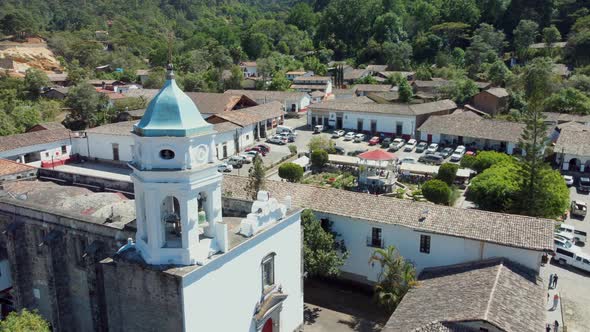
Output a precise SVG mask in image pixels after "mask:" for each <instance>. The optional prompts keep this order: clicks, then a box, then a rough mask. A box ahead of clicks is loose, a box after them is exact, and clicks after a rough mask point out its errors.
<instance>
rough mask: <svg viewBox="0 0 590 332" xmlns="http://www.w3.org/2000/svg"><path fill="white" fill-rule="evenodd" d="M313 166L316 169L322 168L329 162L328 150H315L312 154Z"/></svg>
mask: <svg viewBox="0 0 590 332" xmlns="http://www.w3.org/2000/svg"><path fill="white" fill-rule="evenodd" d="M310 160H311V165H312V166H313V167H315V168H318V169H319V168H322V167H324V165H326V163H327V162H328V160H329V159H328V152H326V150H322V149H319V150H314V151H313V152H312V153H311V158H310Z"/></svg>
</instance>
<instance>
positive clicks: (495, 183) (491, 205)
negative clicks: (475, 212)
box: [467, 163, 563, 212]
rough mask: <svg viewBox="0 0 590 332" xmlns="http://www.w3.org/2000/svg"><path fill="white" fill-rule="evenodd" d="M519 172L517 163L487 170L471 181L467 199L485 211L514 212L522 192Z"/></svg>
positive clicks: (499, 165) (503, 164)
mask: <svg viewBox="0 0 590 332" xmlns="http://www.w3.org/2000/svg"><path fill="white" fill-rule="evenodd" d="M519 171H520V167H519V165H517V164H516V163H502V164H498V165H495V166H493V167H490V168H488V169H486V170H485V171H483V172H482V173H481V174H479V175H478V176H476V177H475V178H473V180H472V181H471V185H470V186H469V190H468V191H467V199H469V200H470V201H473V203H475V204H476V205H477V207H478V208H480V209H483V210H489V211H497V212H510V211H513V210H514V203H515V200H516V199H517V195H518V192H519V191H520V190H521V179H520V176H521V175H520V172H519ZM562 182H563V181H562Z"/></svg>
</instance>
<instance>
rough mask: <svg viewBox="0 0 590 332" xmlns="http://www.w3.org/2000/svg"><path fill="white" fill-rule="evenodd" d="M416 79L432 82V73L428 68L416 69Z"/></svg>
mask: <svg viewBox="0 0 590 332" xmlns="http://www.w3.org/2000/svg"><path fill="white" fill-rule="evenodd" d="M414 77H415V78H416V79H417V80H422V81H430V80H431V79H432V72H431V71H430V69H429V68H428V67H427V66H420V67H418V69H416V74H414Z"/></svg>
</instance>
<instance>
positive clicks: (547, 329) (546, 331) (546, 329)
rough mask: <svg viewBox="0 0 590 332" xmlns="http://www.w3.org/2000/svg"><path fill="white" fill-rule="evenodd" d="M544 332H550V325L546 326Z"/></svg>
mask: <svg viewBox="0 0 590 332" xmlns="http://www.w3.org/2000/svg"><path fill="white" fill-rule="evenodd" d="M545 332H551V324H547V326H546V327H545Z"/></svg>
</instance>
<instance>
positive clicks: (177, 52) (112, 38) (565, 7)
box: [0, 0, 590, 133]
mask: <svg viewBox="0 0 590 332" xmlns="http://www.w3.org/2000/svg"><path fill="white" fill-rule="evenodd" d="M589 4H590V1H589V0H582V1H572V0H512V1H510V0H362V1H361V0H316V1H297V0H277V1H272V0H251V1H237V0H225V1H223V0H219V1H212V0H202V1H197V0H160V1H158V0H128V1H111V0H61V1H58V0H27V1H22V0H4V1H2V3H1V4H0V37H2V36H4V37H6V36H15V35H16V36H19V35H22V34H27V35H40V36H42V37H44V38H45V39H46V40H47V41H48V44H49V46H50V47H51V49H52V50H53V51H54V52H55V54H56V55H57V56H58V57H59V59H60V61H61V62H62V65H63V67H64V68H65V69H66V71H67V72H68V75H69V79H70V81H71V82H72V83H73V84H76V83H78V82H81V81H83V80H84V79H86V78H101V79H108V78H111V79H121V80H124V81H134V80H136V76H135V71H136V70H137V69H148V68H150V69H152V75H151V77H150V78H151V79H150V80H149V81H148V82H147V84H146V87H159V86H160V85H161V83H162V82H161V80H162V76H163V75H162V71H163V69H162V68H163V66H164V65H165V64H166V62H167V61H168V56H169V53H171V54H172V59H173V62H174V64H175V66H176V69H177V72H178V77H179V82H180V84H182V85H183V88H184V89H185V90H189V91H222V90H224V89H226V88H232V87H236V86H239V84H240V80H241V75H240V73H239V69H238V68H237V67H236V66H235V65H236V64H237V63H239V61H244V60H256V61H257V63H258V71H259V72H260V73H262V75H264V76H266V77H269V78H270V77H273V76H274V77H275V80H274V81H273V84H271V85H270V86H266V87H265V88H271V89H285V88H287V87H288V84H285V81H286V80H284V79H282V78H284V75H283V73H284V72H285V71H287V70H291V69H298V68H302V67H303V68H305V69H306V70H314V71H315V72H316V73H318V74H324V73H325V72H326V69H327V66H326V65H327V63H328V62H329V61H331V60H344V61H346V62H347V63H349V64H351V65H352V66H354V67H361V68H362V67H363V66H365V65H367V64H371V63H377V64H387V65H388V66H389V69H390V70H415V71H417V77H418V78H421V79H428V78H430V77H431V76H433V75H435V76H439V77H445V78H449V79H466V78H469V79H471V80H488V81H492V82H493V83H494V84H495V85H501V86H507V87H509V88H510V87H512V86H514V87H515V86H517V84H515V83H514V82H515V80H514V77H516V76H518V74H519V73H520V69H519V66H518V65H524V64H526V63H527V61H529V60H531V59H532V58H534V57H539V56H545V57H550V58H552V59H553V60H552V61H553V62H555V63H564V64H566V65H568V66H570V68H574V67H575V68H576V72H575V73H576V74H579V75H577V77H576V79H575V81H573V82H572V83H571V84H570V85H568V86H567V88H569V90H567V91H565V90H566V89H565V86H564V89H562V90H559V91H556V93H560V94H561V95H559V96H556V97H555V100H557V101H559V100H560V98H561V99H565V100H567V101H568V102H569V103H570V104H571V103H573V104H575V105H573V106H572V107H573V108H576V109H582V111H583V112H586V111H588V112H590V99H588V96H587V95H586V94H587V93H588V89H587V88H588V87H589V86H590V78H589V77H588V76H586V75H585V74H587V73H588V72H590V69H589V68H585V66H586V65H588V64H590V11H589V8H590V7H589ZM105 31H106V32H107V33H104V32H105ZM171 35H173V36H174V37H173V41H172V42H170V39H171V37H170V36H171ZM559 41H566V42H567V45H566V47H564V48H556V47H553V45H554V43H556V42H559ZM533 43H545V44H546V45H547V47H541V48H530V47H529V46H530V45H531V44H533ZM170 44H172V46H171V48H172V50H171V52H169V48H170ZM511 59H512V60H511ZM510 61H512V64H516V65H517V66H516V67H514V68H511V69H508V67H507V66H506V64H510ZM105 64H109V65H111V67H113V68H120V69H121V70H120V71H118V72H111V73H99V72H96V71H95V68H96V67H97V66H101V65H105ZM223 70H229V72H230V73H232V74H231V77H230V78H229V79H227V78H226V80H223V79H222V73H223ZM513 74H514V75H513ZM287 83H288V82H287ZM37 85H38V84H37ZM33 86H36V85H35V84H33ZM457 87H458V89H459V90H466V91H467V92H469V89H472V88H473V86H472V85H469V84H463V86H461V85H457ZM0 88H1V89H2V90H3V91H4V92H0V93H3V94H7V93H9V94H11V96H16V97H14V98H12V99H10V98H8V97H5V96H0V108H1V109H4V110H5V113H6V112H7V111H6V109H13V108H14V107H16V106H15V105H12V106H10V105H9V107H7V106H4V107H2V105H3V104H7V100H13V101H14V102H15V103H16V101H15V100H20V101H19V102H25V104H26V105H28V106H31V107H38V104H37V102H36V101H34V99H33V98H32V96H33V97H34V96H35V95H36V93H34V92H31V91H28V90H27V88H26V87H25V86H24V83H23V82H22V81H21V82H14V81H13V80H10V79H6V78H5V79H3V80H2V81H0ZM9 90H10V91H9ZM512 90H513V92H514V93H513V94H512V99H513V103H512V105H513V106H514V107H515V108H519V107H518V106H519V105H520V106H522V103H523V102H522V101H520V100H519V94H521V92H522V91H519V89H517V88H514V89H512ZM7 91H8V92H7ZM11 91H12V92H11ZM563 91H565V92H563ZM464 92H465V91H457V93H456V95H458V97H457V99H458V100H463V99H465V98H463V97H461V94H465V93H464ZM466 95H468V93H467V94H466ZM572 99H575V100H574V101H572ZM580 103H581V104H583V105H582V106H580V105H579V104H580ZM8 113H10V112H8ZM38 117H39V115H37V118H38ZM1 126H2V125H0V127H1ZM15 126H16V125H15ZM15 126H12V127H13V129H12V130H7V129H5V130H2V128H0V132H2V133H7V132H14V131H20V129H16V127H18V126H16V127H15ZM22 127H26V124H24V125H23V126H22Z"/></svg>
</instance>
